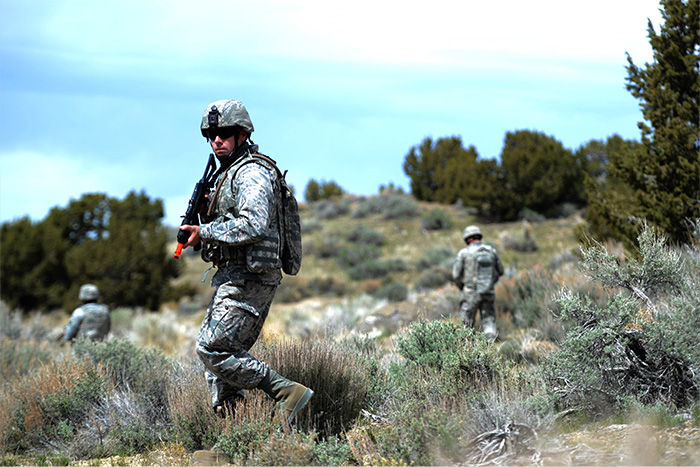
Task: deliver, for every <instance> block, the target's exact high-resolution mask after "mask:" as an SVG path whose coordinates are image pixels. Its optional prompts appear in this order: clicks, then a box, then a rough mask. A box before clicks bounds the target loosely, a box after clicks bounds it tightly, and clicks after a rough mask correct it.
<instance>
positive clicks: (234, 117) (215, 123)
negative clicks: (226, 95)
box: [200, 99, 254, 138]
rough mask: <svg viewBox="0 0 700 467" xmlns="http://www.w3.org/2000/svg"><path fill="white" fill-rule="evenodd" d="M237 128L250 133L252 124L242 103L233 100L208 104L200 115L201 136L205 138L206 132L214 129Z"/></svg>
mask: <svg viewBox="0 0 700 467" xmlns="http://www.w3.org/2000/svg"><path fill="white" fill-rule="evenodd" d="M235 126H239V127H241V128H243V129H244V130H246V131H247V132H248V133H252V132H253V130H254V128H253V122H252V121H251V120H250V115H248V111H247V110H246V108H245V106H244V105H243V103H242V102H240V101H237V100H234V99H226V100H221V101H216V102H212V103H211V104H209V105H208V106H207V108H206V110H205V111H204V115H202V124H201V125H200V129H201V130H202V136H204V137H205V138H206V137H207V130H208V129H209V128H214V127H235Z"/></svg>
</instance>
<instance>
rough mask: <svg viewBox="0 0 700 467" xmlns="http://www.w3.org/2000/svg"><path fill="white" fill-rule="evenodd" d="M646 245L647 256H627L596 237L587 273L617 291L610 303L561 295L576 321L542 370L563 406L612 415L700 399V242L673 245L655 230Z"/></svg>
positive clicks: (568, 316)
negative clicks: (633, 407) (699, 337)
mask: <svg viewBox="0 0 700 467" xmlns="http://www.w3.org/2000/svg"><path fill="white" fill-rule="evenodd" d="M638 242H639V245H640V246H639V251H638V252H637V254H638V257H639V259H635V258H624V259H622V260H620V259H618V258H616V257H614V256H612V255H610V254H609V253H608V252H607V250H606V249H605V248H604V247H603V246H602V245H600V244H598V243H595V242H592V243H591V245H590V246H588V247H586V248H584V250H583V260H582V263H581V267H582V269H583V271H584V272H585V273H586V274H587V275H588V276H589V277H590V278H591V279H594V280H596V281H599V282H601V283H602V284H603V285H604V286H606V287H608V288H609V290H610V291H611V296H610V298H609V300H608V303H607V304H606V305H605V306H603V307H600V306H598V305H597V304H595V303H593V302H592V300H590V299H589V298H584V297H580V296H577V295H574V294H573V293H571V292H569V291H564V292H563V293H562V294H561V295H560V297H559V299H558V301H559V303H560V304H561V317H562V318H563V319H564V320H565V321H566V322H569V323H571V325H570V327H569V329H568V330H567V334H566V339H565V340H564V341H563V342H562V344H561V350H559V351H557V352H555V353H553V354H552V355H551V356H550V358H549V359H547V361H546V362H545V363H546V364H545V365H543V367H542V372H543V375H544V376H545V378H546V380H547V382H548V383H549V387H550V388H551V390H552V397H553V399H554V400H555V401H556V402H557V403H559V404H560V405H562V406H565V407H574V408H586V409H593V410H596V411H602V412H609V411H610V410H611V409H613V410H614V409H618V410H623V409H627V408H629V407H630V405H631V403H634V402H638V403H641V404H644V405H653V404H656V403H659V402H661V403H668V404H672V405H674V406H676V407H684V406H687V405H689V404H691V403H693V402H694V401H697V400H698V398H699V397H700V388H699V387H698V383H697V380H696V378H695V376H694V375H696V374H697V373H698V371H699V370H700V364H699V363H698V361H699V360H698V358H697V357H698V355H700V344H698V342H697V328H696V326H697V324H698V323H700V311H699V310H700V294H699V293H698V292H697V290H698V285H699V284H698V277H699V276H698V274H696V273H697V272H698V267H697V263H698V260H697V257H698V249H697V245H689V246H686V247H684V248H682V249H679V248H669V247H667V246H666V239H665V238H664V237H663V236H661V235H658V234H657V232H656V231H655V230H654V229H653V228H649V227H647V228H645V229H644V230H643V231H642V232H641V233H640V235H639V237H638ZM686 254H687V255H688V256H687V257H686V256H685V255H686ZM685 258H688V259H689V261H688V262H687V263H686V261H684V259H685ZM685 264H690V266H688V267H686V266H684V265H685ZM688 273H690V274H692V275H688ZM683 321H685V322H686V323H687V324H683Z"/></svg>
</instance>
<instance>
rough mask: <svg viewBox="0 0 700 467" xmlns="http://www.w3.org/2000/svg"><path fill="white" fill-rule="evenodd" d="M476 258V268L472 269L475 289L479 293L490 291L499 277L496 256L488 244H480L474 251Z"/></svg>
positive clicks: (473, 254) (473, 255)
mask: <svg viewBox="0 0 700 467" xmlns="http://www.w3.org/2000/svg"><path fill="white" fill-rule="evenodd" d="M472 257H473V258H474V270H473V271H472V273H473V276H472V280H473V284H474V289H475V290H476V292H477V293H488V292H491V291H493V285H494V284H495V283H496V280H497V279H498V275H497V273H496V272H495V270H496V257H495V254H494V252H493V250H492V249H491V247H490V246H488V245H482V244H480V245H478V247H477V248H476V251H475V252H474V253H472Z"/></svg>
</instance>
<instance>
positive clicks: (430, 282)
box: [414, 266, 452, 291]
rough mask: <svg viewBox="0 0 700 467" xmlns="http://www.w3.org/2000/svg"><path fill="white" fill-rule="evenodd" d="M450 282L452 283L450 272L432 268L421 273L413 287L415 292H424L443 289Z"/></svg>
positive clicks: (438, 267)
mask: <svg viewBox="0 0 700 467" xmlns="http://www.w3.org/2000/svg"><path fill="white" fill-rule="evenodd" d="M450 282H452V270H450V269H447V268H445V267H442V266H432V267H431V268H429V269H427V270H425V271H423V272H422V273H421V275H420V276H419V277H418V279H417V280H416V283H415V284H414V287H415V289H416V290H417V291H426V290H432V289H437V288H440V287H444V286H445V284H449V283H450Z"/></svg>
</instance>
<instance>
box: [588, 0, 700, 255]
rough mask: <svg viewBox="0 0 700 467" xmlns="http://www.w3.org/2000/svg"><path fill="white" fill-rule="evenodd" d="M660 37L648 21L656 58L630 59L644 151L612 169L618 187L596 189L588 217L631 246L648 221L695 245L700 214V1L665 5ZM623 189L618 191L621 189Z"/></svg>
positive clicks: (667, 0)
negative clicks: (692, 231)
mask: <svg viewBox="0 0 700 467" xmlns="http://www.w3.org/2000/svg"><path fill="white" fill-rule="evenodd" d="M661 6H662V9H661V13H662V23H661V25H660V27H659V31H658V32H657V31H656V30H655V28H654V25H653V24H652V22H651V21H649V22H648V27H647V31H648V37H649V43H650V44H651V47H652V50H653V61H652V63H647V64H645V65H644V66H643V67H640V66H638V65H636V64H635V63H634V61H633V60H632V57H631V56H630V55H629V54H627V63H628V65H627V72H628V77H627V85H626V87H627V90H629V91H630V92H631V94H632V95H633V96H634V97H635V98H637V99H639V101H640V107H641V110H642V114H643V116H644V120H645V121H643V122H639V123H638V126H639V128H640V130H641V137H642V147H641V148H640V149H638V150H629V151H626V152H624V153H622V154H621V157H618V158H617V159H611V160H610V164H609V167H608V175H609V178H610V179H611V180H613V181H617V182H618V183H612V184H611V185H612V186H610V187H608V189H606V190H602V191H600V192H595V193H594V194H593V196H592V197H591V199H592V200H597V201H596V202H595V203H593V204H592V205H591V210H590V211H589V215H588V220H589V223H590V224H591V227H592V231H593V233H594V235H596V236H598V234H606V235H608V236H610V237H613V238H617V239H620V240H623V241H624V242H625V243H626V244H627V245H628V246H631V245H632V244H633V243H634V241H635V237H636V232H637V230H638V228H639V226H640V222H642V219H646V220H647V221H648V222H650V223H652V224H653V225H655V226H657V227H659V228H661V229H662V230H663V231H664V232H665V233H666V234H667V235H668V236H669V238H670V240H671V241H672V242H674V243H679V242H687V241H689V240H690V238H689V236H688V235H689V234H688V228H687V222H688V221H689V220H690V219H693V218H696V217H698V216H700V0H661ZM615 185H616V186H615Z"/></svg>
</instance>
